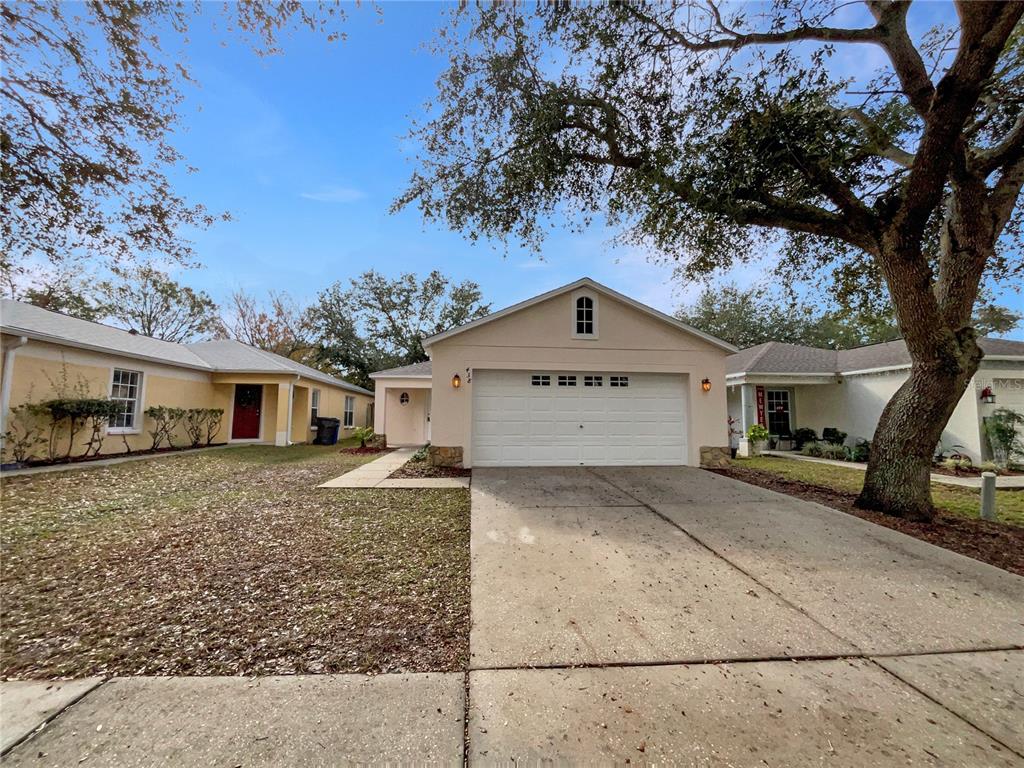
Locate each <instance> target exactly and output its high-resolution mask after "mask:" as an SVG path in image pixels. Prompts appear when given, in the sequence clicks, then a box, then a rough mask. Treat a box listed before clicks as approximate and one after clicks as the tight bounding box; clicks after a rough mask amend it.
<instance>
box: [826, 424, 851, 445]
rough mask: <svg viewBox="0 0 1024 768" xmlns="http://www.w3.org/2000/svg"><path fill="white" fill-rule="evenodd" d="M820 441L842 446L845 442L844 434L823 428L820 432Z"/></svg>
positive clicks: (832, 428) (831, 428) (837, 430)
mask: <svg viewBox="0 0 1024 768" xmlns="http://www.w3.org/2000/svg"><path fill="white" fill-rule="evenodd" d="M821 439H822V440H824V441H825V442H826V443H832V445H842V444H843V443H844V442H846V433H845V432H843V431H842V430H839V429H836V428H835V427H825V428H824V429H823V430H821Z"/></svg>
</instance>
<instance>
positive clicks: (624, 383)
mask: <svg viewBox="0 0 1024 768" xmlns="http://www.w3.org/2000/svg"><path fill="white" fill-rule="evenodd" d="M608 386H609V387H614V388H615V389H625V388H626V387H628V386H629V376H609V377H608Z"/></svg>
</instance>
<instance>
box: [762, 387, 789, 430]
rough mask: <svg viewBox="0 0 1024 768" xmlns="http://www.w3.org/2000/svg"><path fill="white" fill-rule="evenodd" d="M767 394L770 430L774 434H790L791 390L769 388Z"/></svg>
mask: <svg viewBox="0 0 1024 768" xmlns="http://www.w3.org/2000/svg"><path fill="white" fill-rule="evenodd" d="M766 396H767V406H768V431H769V432H770V433H771V434H773V435H788V434H790V432H791V431H792V430H791V428H790V423H789V390H788V389H769V390H768V391H767V393H766Z"/></svg>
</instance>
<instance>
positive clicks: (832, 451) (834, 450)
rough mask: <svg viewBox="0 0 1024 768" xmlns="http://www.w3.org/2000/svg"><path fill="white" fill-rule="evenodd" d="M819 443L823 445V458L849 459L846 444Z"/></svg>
mask: <svg viewBox="0 0 1024 768" xmlns="http://www.w3.org/2000/svg"><path fill="white" fill-rule="evenodd" d="M819 445H820V446H821V458H823V459H833V460H835V461H848V459H847V458H846V447H845V446H843V445H837V444H836V443H819Z"/></svg>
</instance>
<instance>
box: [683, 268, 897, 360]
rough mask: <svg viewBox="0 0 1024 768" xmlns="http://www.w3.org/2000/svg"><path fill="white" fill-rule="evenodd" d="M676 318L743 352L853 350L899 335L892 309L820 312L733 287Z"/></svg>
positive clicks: (712, 293) (705, 296) (704, 297)
mask: <svg viewBox="0 0 1024 768" xmlns="http://www.w3.org/2000/svg"><path fill="white" fill-rule="evenodd" d="M676 317H678V318H679V319H680V320H682V321H683V322H684V323H687V324H688V325H692V326H693V327H695V328H699V329H700V330H702V331H705V332H707V333H710V334H711V335H712V336H716V337H718V338H720V339H724V340H725V341H728V342H729V343H730V344H735V345H736V346H737V347H740V348H741V349H743V348H746V347H752V346H754V345H756V344H763V343H764V342H766V341H780V342H785V343H788V344H804V345H807V346H811V347H822V348H827V349H849V348H850V347H855V346H859V345H862V344H874V343H876V342H879V341H891V340H892V339H895V338H899V335H900V332H899V329H898V327H897V326H896V319H895V317H893V316H892V313H891V311H890V312H889V313H888V315H871V314H868V313H864V312H860V313H841V312H826V313H816V312H815V311H814V308H813V307H812V306H808V305H802V306H798V305H796V304H794V303H793V302H791V301H789V300H787V298H786V297H785V296H780V295H777V294H775V293H772V292H771V291H769V290H767V289H765V288H763V287H754V288H750V289H748V290H745V291H744V290H741V289H739V288H738V287H737V286H736V285H735V284H726V285H724V286H720V287H718V288H711V287H709V288H706V289H704V290H703V291H702V292H701V294H700V296H699V297H698V298H697V300H696V301H695V302H694V303H693V304H690V305H687V306H683V307H680V308H679V309H678V310H677V311H676Z"/></svg>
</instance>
